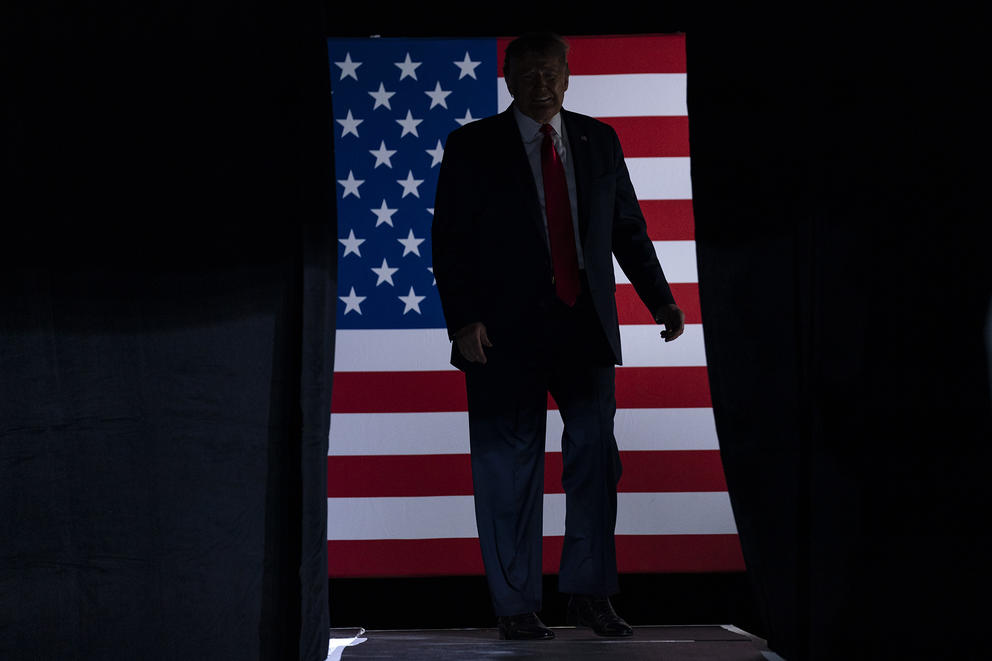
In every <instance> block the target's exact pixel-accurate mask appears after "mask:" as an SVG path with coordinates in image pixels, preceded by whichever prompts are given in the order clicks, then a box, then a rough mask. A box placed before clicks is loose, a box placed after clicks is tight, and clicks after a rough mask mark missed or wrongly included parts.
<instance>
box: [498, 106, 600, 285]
mask: <svg viewBox="0 0 992 661" xmlns="http://www.w3.org/2000/svg"><path fill="white" fill-rule="evenodd" d="M513 116H514V117H515V118H516V120H517V127H518V128H519V129H520V138H521V139H522V140H523V141H524V150H525V151H526V152H527V160H528V162H529V163H530V170H531V173H532V174H533V175H534V183H535V184H536V185H537V197H538V199H539V200H540V202H541V217H542V218H543V219H544V238H545V240H546V241H547V242H548V250H549V251H550V249H551V242H550V240H549V239H548V214H547V212H546V211H545V210H544V175H543V174H542V170H541V143H542V142H543V140H544V134H543V133H541V124H539V123H538V122H536V121H534V120H533V119H531V118H530V117H528V116H527V115H525V114H523V113H522V112H520V111H519V110H518V109H517V107H516V106H513ZM548 123H549V124H551V128H553V129H554V133H552V135H551V140H552V142H553V143H554V146H555V151H557V152H558V157H559V158H560V159H561V162H562V165H563V166H564V167H565V182H566V183H567V184H568V205H569V207H571V210H572V228H573V229H574V231H575V252H576V254H577V255H578V258H579V268H580V269H581V268H584V266H585V262H584V261H583V259H582V241H581V239H580V238H579V204H578V196H577V194H576V192H575V163H574V162H573V160H572V159H571V158H570V157H569V154H568V136H567V135H566V134H565V125H564V124H563V123H562V121H561V113H556V114H555V116H554V117H552V118H551V121H550V122H548Z"/></svg>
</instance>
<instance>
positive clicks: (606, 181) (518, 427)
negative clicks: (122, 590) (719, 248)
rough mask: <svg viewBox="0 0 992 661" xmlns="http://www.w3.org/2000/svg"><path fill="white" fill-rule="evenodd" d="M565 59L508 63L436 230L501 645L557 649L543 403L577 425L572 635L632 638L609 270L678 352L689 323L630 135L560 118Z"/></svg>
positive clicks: (466, 132) (455, 170) (525, 56)
mask: <svg viewBox="0 0 992 661" xmlns="http://www.w3.org/2000/svg"><path fill="white" fill-rule="evenodd" d="M567 52H568V45H567V44H566V43H565V42H564V41H563V40H562V39H561V38H560V37H558V36H556V35H553V34H530V35H524V36H523V37H520V38H518V39H516V40H514V41H513V42H511V44H509V46H508V47H507V49H506V59H505V63H504V76H505V80H506V83H507V87H508V89H509V91H510V93H511V95H512V96H513V99H514V101H513V104H512V106H511V107H510V108H509V109H507V110H506V111H505V112H503V113H500V114H499V115H496V116H494V117H490V118H486V119H482V120H479V121H476V122H473V123H471V124H467V125H465V126H464V127H462V128H459V129H457V130H455V131H453V132H452V133H451V134H450V135H449V136H448V139H447V143H446V145H445V152H444V159H443V162H442V164H441V171H440V175H439V179H438V186H437V195H436V200H435V209H434V224H433V228H432V243H433V253H434V255H433V258H434V274H435V277H436V279H437V286H438V291H439V293H440V296H441V303H442V306H443V309H444V315H445V319H446V322H447V326H448V332H449V336H450V338H451V339H452V340H453V346H452V355H451V362H452V364H453V365H455V366H456V367H458V368H459V369H461V370H462V371H464V373H465V384H466V391H467V395H468V410H469V429H470V442H471V458H472V477H473V484H474V491H475V509H476V521H477V524H478V529H479V540H480V543H481V547H482V557H483V562H484V564H485V568H486V576H487V579H488V583H489V588H490V593H491V595H492V600H493V607H494V609H495V611H496V615H497V616H498V626H499V633H500V637H501V638H510V639H535V638H553V637H554V633H553V632H552V631H551V630H550V629H548V628H547V627H546V626H544V624H543V623H542V622H541V621H540V619H539V618H538V616H537V612H538V611H539V610H540V608H541V541H542V532H543V525H542V513H543V481H544V480H543V478H544V447H545V427H546V421H547V417H546V416H547V396H548V393H549V392H550V393H551V395H552V397H553V398H554V400H555V402H556V403H557V405H558V408H559V411H560V413H561V416H562V420H563V422H564V434H563V437H562V461H563V473H562V484H563V486H564V490H565V499H566V517H565V539H564V546H563V549H562V557H561V565H560V570H559V589H560V590H561V591H562V592H563V593H566V594H570V595H571V598H570V601H569V606H568V616H569V622H570V623H573V624H578V625H581V626H590V627H592V628H593V629H594V630H595V631H596V633H598V634H600V635H604V636H627V635H631V633H632V630H631V628H630V626H629V625H628V624H627V623H626V622H624V621H623V620H622V619H621V618H620V617H619V616H618V615H617V614H616V612H615V611H614V610H613V607H612V604H611V603H610V600H609V597H610V595H612V594H615V593H616V592H617V591H618V585H617V566H616V549H615V544H614V529H615V526H616V511H617V496H616V487H617V482H618V481H619V479H620V472H621V467H620V457H619V453H618V450H617V444H616V440H615V438H614V436H613V418H614V414H615V411H616V400H615V396H614V389H615V382H614V378H615V365H616V364H620V363H621V352H620V331H619V327H618V322H617V310H616V300H615V293H614V292H615V290H616V281H615V279H614V273H613V259H612V256H613V255H615V256H616V259H617V262H618V263H619V264H620V266H621V268H622V269H623V270H624V272H625V273H626V274H627V276H628V277H629V279H630V281H631V282H632V283H633V285H634V288H635V290H636V291H637V293H638V295H639V296H640V298H641V300H642V301H643V302H644V303H645V305H647V307H648V309H649V310H650V311H651V312H652V314H653V315H654V318H655V320H656V321H658V322H659V323H663V324H664V325H665V330H664V331H662V333H661V335H662V337H664V339H665V341H671V340H674V339H675V338H676V337H678V336H679V335H681V333H682V330H683V325H684V318H685V317H684V315H683V314H682V311H681V310H680V309H679V308H678V306H677V305H676V304H675V301H674V299H673V297H672V294H671V290H670V289H669V286H668V283H667V282H666V280H665V276H664V274H663V273H662V269H661V266H660V264H659V263H658V258H657V256H656V254H655V250H654V246H653V245H652V243H651V240H650V238H649V237H648V234H647V229H646V226H645V222H644V217H643V216H642V214H641V211H640V208H639V206H638V203H637V198H636V196H635V194H634V189H633V186H632V185H631V182H630V176H629V174H628V172H627V167H626V165H625V163H624V158H623V153H622V151H621V148H620V143H619V140H618V139H617V136H616V133H615V132H614V131H613V129H612V128H610V127H609V126H608V125H606V124H604V123H602V122H599V121H597V120H595V119H593V118H591V117H586V116H584V115H579V114H577V113H572V112H569V111H566V110H563V109H562V101H563V99H564V94H565V90H567V89H568V62H567Z"/></svg>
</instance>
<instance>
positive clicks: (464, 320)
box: [431, 108, 674, 369]
mask: <svg viewBox="0 0 992 661" xmlns="http://www.w3.org/2000/svg"><path fill="white" fill-rule="evenodd" d="M561 114H562V121H563V122H564V124H565V134H566V135H567V138H568V153H569V158H572V159H574V160H573V164H574V168H575V180H576V190H577V197H578V209H579V214H578V215H579V218H578V226H579V236H580V240H581V245H582V252H583V259H584V262H585V272H586V279H587V281H588V284H589V294H590V296H591V299H592V303H593V306H594V308H595V311H596V315H597V317H598V319H599V323H600V324H601V326H602V329H603V335H604V336H605V338H606V341H607V343H608V344H609V347H608V349H607V350H608V352H609V355H610V356H611V357H612V359H613V362H615V363H617V364H620V363H622V354H621V348H620V329H619V326H618V323H617V308H616V298H615V292H616V280H615V278H614V273H613V259H612V255H616V258H617V262H618V263H619V264H620V267H621V268H622V269H623V271H624V273H626V274H627V277H628V278H629V279H630V281H631V283H632V284H633V285H634V289H635V290H636V291H637V294H638V296H639V297H640V298H641V300H642V301H643V302H644V304H645V305H646V306H647V307H648V309H649V310H650V311H651V312H652V313H655V312H656V311H657V310H658V309H659V308H661V307H662V306H663V305H666V304H670V303H673V302H674V299H673V297H672V293H671V290H670V288H669V286H668V282H667V281H666V280H665V275H664V273H663V271H662V268H661V265H660V264H659V263H658V258H657V256H656V254H655V250H654V246H653V245H652V243H651V239H650V238H649V237H648V234H647V228H646V226H645V223H644V216H643V215H642V214H641V210H640V206H639V205H638V203H637V197H636V195H635V194H634V188H633V186H632V185H631V182H630V175H629V173H628V172H627V166H626V164H625V163H624V158H623V152H622V150H621V148H620V141H619V139H618V138H617V135H616V132H615V131H614V130H613V128H612V127H610V126H609V125H608V124H605V123H603V122H600V121H598V120H596V119H593V118H592V117H587V116H585V115H580V114H578V113H573V112H569V111H566V110H562V111H561ZM431 243H432V250H433V261H434V275H435V279H436V280H437V286H438V292H439V294H440V296H441V305H442V308H443V311H444V316H445V320H446V323H447V327H448V334H449V337H451V338H452V339H453V338H454V334H455V332H456V331H457V330H459V329H460V328H462V327H464V326H466V325H467V324H470V323H472V322H476V321H481V322H483V323H484V324H485V325H486V329H487V331H488V334H489V337H490V339H492V341H493V344H499V345H500V346H501V347H503V348H506V347H516V348H518V349H519V350H521V351H525V350H527V348H528V347H529V346H530V345H531V344H532V343H533V337H534V333H533V326H534V323H535V321H536V320H538V319H540V318H541V315H542V314H543V313H544V312H545V311H546V310H547V309H548V306H549V305H550V304H551V303H552V302H553V300H554V296H555V293H554V284H553V282H552V268H551V256H550V253H549V250H548V243H547V238H546V230H545V226H544V220H543V217H542V214H541V207H540V202H539V198H538V195H537V188H536V185H535V183H534V177H533V175H532V173H531V169H530V165H529V163H528V161H527V155H526V152H525V151H524V145H523V141H522V139H521V137H520V131H519V129H518V127H517V123H516V120H515V118H514V116H513V109H512V108H508V109H507V110H506V111H504V112H502V113H500V114H498V115H494V116H492V117H488V118H486V119H481V120H477V121H475V122H472V123H470V124H466V125H465V126H463V127H461V128H458V129H456V130H455V131H453V132H452V133H451V134H450V135H449V136H448V139H447V142H446V144H445V149H444V159H443V161H442V163H441V170H440V173H439V178H438V184H437V193H436V199H435V203H434V222H433V225H432V228H431ZM592 349H595V348H592ZM451 362H452V364H453V365H455V366H456V367H458V368H460V369H464V368H465V366H466V365H467V362H466V361H465V360H464V359H463V358H462V357H461V355H460V354H459V352H458V350H457V346H453V347H452V361H451Z"/></svg>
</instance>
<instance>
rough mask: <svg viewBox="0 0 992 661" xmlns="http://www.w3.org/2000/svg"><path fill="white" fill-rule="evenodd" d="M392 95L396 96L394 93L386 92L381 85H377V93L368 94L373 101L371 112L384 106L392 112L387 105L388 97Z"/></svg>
mask: <svg viewBox="0 0 992 661" xmlns="http://www.w3.org/2000/svg"><path fill="white" fill-rule="evenodd" d="M394 94H396V92H387V91H386V88H385V87H383V86H382V83H379V91H377V92H369V96H371V97H372V98H373V99H375V105H374V106H372V110H375V109H376V108H378V107H379V106H385V107H386V108H389V110H392V108H391V107H390V105H389V97H391V96H393V95H394Z"/></svg>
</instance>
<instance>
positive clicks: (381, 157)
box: [369, 140, 396, 169]
mask: <svg viewBox="0 0 992 661" xmlns="http://www.w3.org/2000/svg"><path fill="white" fill-rule="evenodd" d="M369 153H370V154H372V155H373V156H375V165H374V166H373V169H375V168H377V167H379V166H380V165H385V166H386V167H387V168H391V167H393V163H392V161H390V160H389V157H390V156H392V155H393V154H395V153H396V150H395V149H386V141H385V140H381V141H380V142H379V148H378V149H370V150H369Z"/></svg>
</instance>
